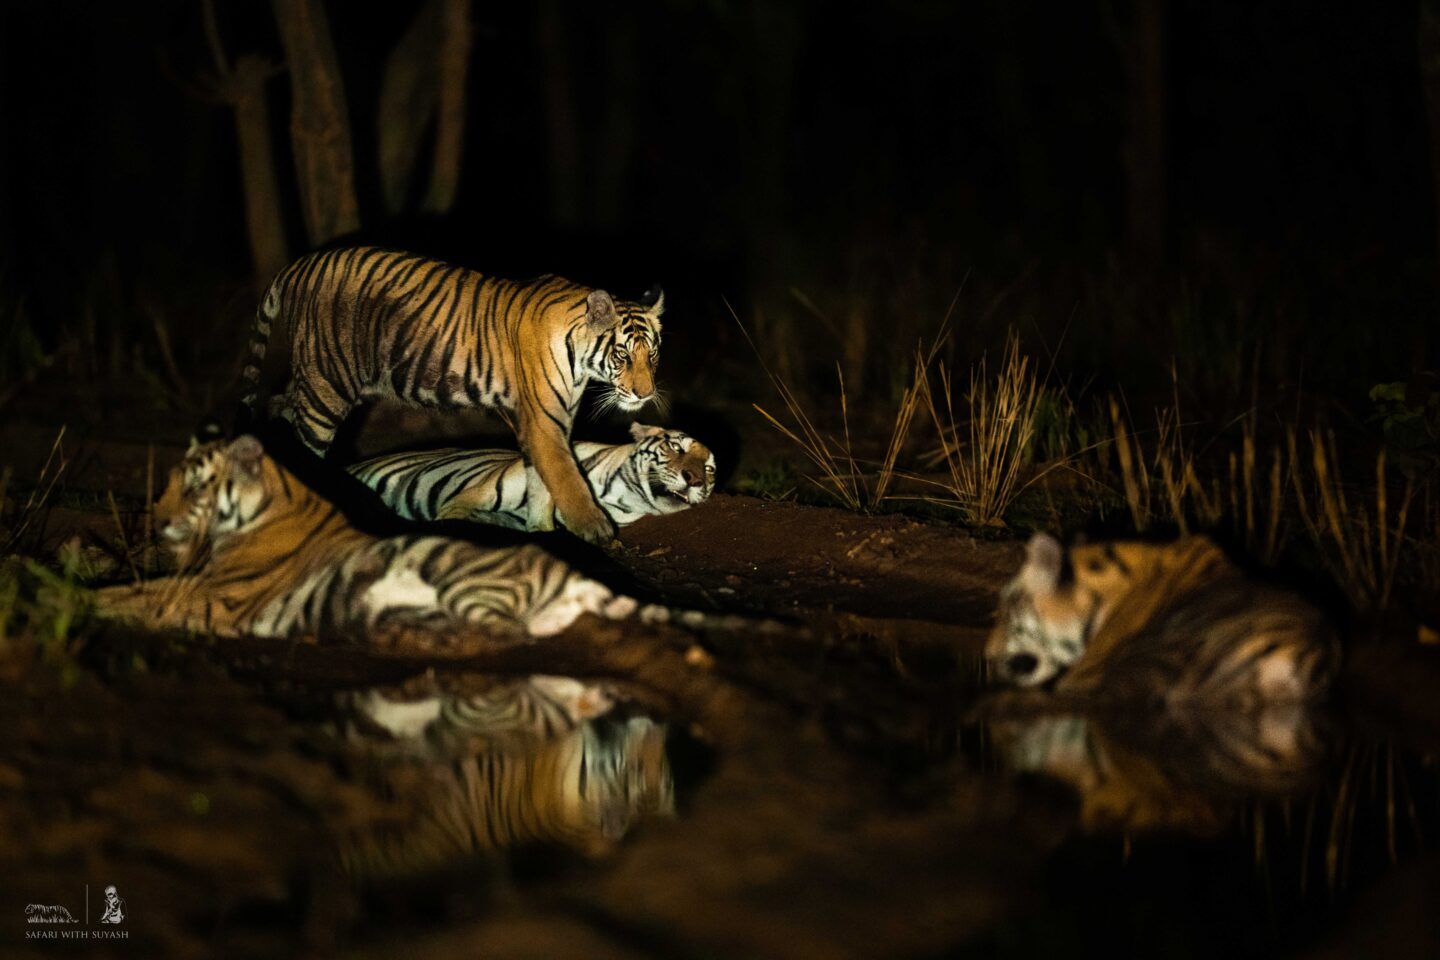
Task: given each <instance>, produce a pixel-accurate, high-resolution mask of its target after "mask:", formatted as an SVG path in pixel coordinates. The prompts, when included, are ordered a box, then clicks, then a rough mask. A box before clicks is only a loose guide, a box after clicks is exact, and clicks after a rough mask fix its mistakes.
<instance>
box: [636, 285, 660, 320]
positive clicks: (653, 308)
mask: <svg viewBox="0 0 1440 960" xmlns="http://www.w3.org/2000/svg"><path fill="white" fill-rule="evenodd" d="M639 303H640V306H642V307H644V308H645V312H646V313H648V314H650V315H651V316H652V317H658V316H660V314H662V313H664V312H665V291H664V290H661V289H660V284H658V283H657V284H655V285H654V286H652V287H651V288H650V289H649V290H646V291H645V292H644V293H642V294H640V300H639Z"/></svg>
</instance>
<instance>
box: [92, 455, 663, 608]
mask: <svg viewBox="0 0 1440 960" xmlns="http://www.w3.org/2000/svg"><path fill="white" fill-rule="evenodd" d="M155 516H156V521H157V522H158V523H160V524H162V525H163V528H162V535H163V536H164V537H165V539H166V540H168V541H169V543H170V545H171V546H172V547H173V549H174V550H175V552H176V554H177V557H178V558H179V564H180V572H179V573H178V574H177V575H175V576H173V577H165V578H161V579H158V580H151V581H149V582H145V583H141V584H137V585H134V586H116V587H108V588H104V589H102V590H99V591H97V598H96V607H97V613H99V614H100V615H101V616H103V617H110V618H117V619H129V620H138V621H141V622H144V623H146V624H147V625H149V626H151V627H161V628H164V627H170V628H179V629H188V630H197V631H206V632H210V633H213V634H217V635H220V636H242V635H255V636H262V637H281V636H291V635H296V634H305V633H313V632H316V631H320V630H339V631H352V630H367V631H373V630H375V629H376V628H379V627H386V626H402V627H409V626H418V627H445V626H455V625H467V626H476V627H483V628H487V629H493V630H495V631H496V632H497V633H499V634H502V635H507V634H508V635H510V636H519V635H527V634H528V635H529V636H532V637H541V636H548V635H551V634H555V633H558V632H560V631H562V630H564V629H565V628H567V627H568V626H570V624H571V623H573V622H574V621H575V620H576V619H577V618H578V617H579V616H581V615H582V614H585V613H593V614H597V615H599V616H602V617H608V618H612V619H617V618H625V617H630V616H635V615H637V614H638V615H639V616H640V617H641V618H642V619H646V620H662V619H666V618H668V616H669V611H667V610H664V609H662V608H654V607H643V608H642V607H640V606H639V605H638V604H637V603H636V602H635V601H634V600H633V599H631V598H629V597H624V596H617V595H615V594H614V593H612V592H611V591H610V589H609V588H608V587H606V586H604V585H603V584H600V583H597V582H596V581H594V580H591V579H588V578H586V577H584V576H582V575H581V574H579V573H577V572H576V571H575V570H574V569H572V568H571V567H569V566H568V565H567V564H565V563H564V562H562V561H560V560H559V559H557V558H555V557H553V556H551V555H550V554H548V553H546V552H545V551H544V550H542V549H541V548H540V547H538V546H534V545H522V546H516V547H503V548H482V547H478V546H476V545H474V544H470V543H467V542H464V541H460V540H454V539H449V538H446V537H438V536H415V535H411V536H398V537H389V538H384V539H382V538H379V537H374V536H371V535H369V534H366V533H363V532H361V531H360V530H357V529H356V528H355V527H353V526H352V525H351V524H350V522H349V521H348V520H346V518H345V516H344V515H343V514H342V513H341V512H340V510H339V509H338V508H337V507H335V506H334V505H333V504H331V503H329V502H328V501H326V500H324V499H322V498H321V497H320V496H319V495H318V494H316V493H314V492H313V491H311V490H310V489H309V488H307V487H306V486H305V485H304V484H302V483H301V482H300V481H299V480H298V479H297V478H296V477H295V476H294V475H293V474H291V473H290V472H289V471H287V470H286V469H285V468H283V467H281V466H280V465H279V464H277V463H276V462H275V461H274V460H273V459H272V458H271V457H269V456H268V455H267V454H266V453H265V451H264V449H263V448H262V447H261V445H260V442H259V441H258V440H256V439H255V438H254V437H250V436H244V437H241V438H239V439H238V440H235V441H234V442H226V441H223V440H219V441H213V442H210V443H204V444H200V443H192V445H191V448H190V451H189V453H187V454H186V456H185V459H184V461H183V462H182V463H181V464H180V465H179V466H177V467H176V468H175V469H174V470H172V471H171V473H170V478H169V483H168V485H167V486H166V488H165V492H164V493H163V494H162V495H161V497H160V500H159V501H158V502H157V504H156V509H155Z"/></svg>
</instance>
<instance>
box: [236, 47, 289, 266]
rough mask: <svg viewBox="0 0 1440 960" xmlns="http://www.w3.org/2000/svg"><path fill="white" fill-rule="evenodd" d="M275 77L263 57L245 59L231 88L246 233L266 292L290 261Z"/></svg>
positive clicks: (241, 59)
mask: <svg viewBox="0 0 1440 960" xmlns="http://www.w3.org/2000/svg"><path fill="white" fill-rule="evenodd" d="M273 73H274V68H273V67H272V66H271V65H270V64H269V63H268V62H266V61H265V60H263V59H261V58H260V57H257V56H254V55H246V56H242V57H241V58H240V59H239V60H237V61H236V62H235V69H234V71H233V73H232V74H231V84H230V94H231V98H232V99H231V105H232V106H233V107H234V108H235V136H236V139H237V140H238V141H239V143H240V178H241V183H242V184H243V185H244V190H245V230H246V232H247V234H248V235H249V238H250V257H251V259H252V260H253V261H254V263H255V282H256V283H257V284H258V285H259V286H260V287H261V288H263V287H264V286H265V285H266V284H268V283H269V282H270V279H271V278H272V277H274V276H275V274H277V273H279V272H280V269H281V268H282V267H284V266H285V264H286V263H288V262H289V260H290V252H289V250H288V249H286V244H285V221H284V219H283V218H282V217H281V214H280V191H279V188H278V186H277V185H276V180H275V155H274V152H273V150H272V147H271V144H270V108H269V106H268V105H267V104H266V101H265V83H266V81H267V80H268V79H269V78H270V76H271V75H272V74H273Z"/></svg>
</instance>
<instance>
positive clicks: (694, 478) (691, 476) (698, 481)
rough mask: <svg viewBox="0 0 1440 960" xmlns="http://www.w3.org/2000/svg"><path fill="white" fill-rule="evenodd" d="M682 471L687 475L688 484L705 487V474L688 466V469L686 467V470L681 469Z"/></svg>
mask: <svg viewBox="0 0 1440 960" xmlns="http://www.w3.org/2000/svg"><path fill="white" fill-rule="evenodd" d="M680 473H681V475H682V476H684V477H685V482H686V484H688V485H689V486H692V487H703V486H705V477H704V475H703V474H699V473H696V472H695V471H694V470H691V469H689V468H688V467H687V468H686V469H684V470H681V471H680Z"/></svg>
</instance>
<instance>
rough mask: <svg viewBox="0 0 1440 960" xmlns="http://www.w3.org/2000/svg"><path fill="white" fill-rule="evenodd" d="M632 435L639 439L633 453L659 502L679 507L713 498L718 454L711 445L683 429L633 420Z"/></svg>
mask: <svg viewBox="0 0 1440 960" xmlns="http://www.w3.org/2000/svg"><path fill="white" fill-rule="evenodd" d="M630 436H632V437H634V438H635V450H634V452H633V453H632V454H631V456H632V457H633V458H634V459H635V460H636V462H637V464H638V465H639V467H640V470H641V475H642V476H643V477H645V478H646V480H647V482H648V483H649V485H650V492H651V493H652V494H653V495H654V496H655V498H656V501H657V502H659V503H665V502H667V501H668V502H671V503H674V504H675V505H676V506H677V508H678V507H688V506H694V505H695V504H697V503H704V502H705V501H706V500H709V499H710V494H711V493H712V492H713V491H714V490H715V454H713V453H711V452H710V448H709V447H707V446H705V444H703V443H701V442H700V441H699V440H696V439H695V438H694V437H692V436H690V435H689V434H687V433H682V432H681V431H679V430H666V429H665V428H664V427H651V426H647V425H646V424H643V423H632V424H631V425H630Z"/></svg>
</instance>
